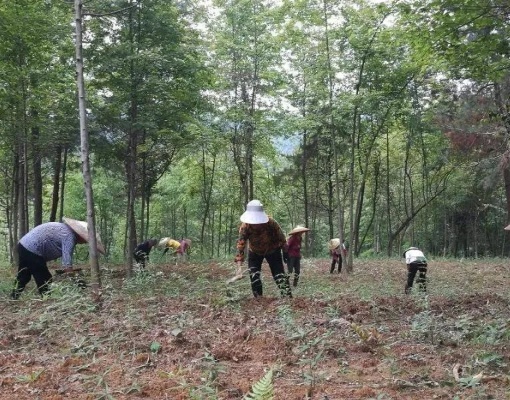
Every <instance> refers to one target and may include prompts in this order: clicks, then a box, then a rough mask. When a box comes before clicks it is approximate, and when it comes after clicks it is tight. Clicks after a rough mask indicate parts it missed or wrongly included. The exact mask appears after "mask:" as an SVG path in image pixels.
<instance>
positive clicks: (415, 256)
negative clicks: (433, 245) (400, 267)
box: [405, 249, 427, 264]
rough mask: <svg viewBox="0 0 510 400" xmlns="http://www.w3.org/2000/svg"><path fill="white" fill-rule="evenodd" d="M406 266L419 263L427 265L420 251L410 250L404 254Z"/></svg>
mask: <svg viewBox="0 0 510 400" xmlns="http://www.w3.org/2000/svg"><path fill="white" fill-rule="evenodd" d="M405 256H406V264H412V263H419V264H427V259H426V258H425V255H424V254H423V252H422V251H421V250H418V249H411V250H407V251H406V252H405Z"/></svg>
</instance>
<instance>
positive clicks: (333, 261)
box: [329, 258, 336, 274]
mask: <svg viewBox="0 0 510 400" xmlns="http://www.w3.org/2000/svg"><path fill="white" fill-rule="evenodd" d="M335 265H336V260H335V259H334V258H333V259H331V268H330V270H329V273H330V274H332V273H333V272H335Z"/></svg>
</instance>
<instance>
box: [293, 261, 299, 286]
mask: <svg viewBox="0 0 510 400" xmlns="http://www.w3.org/2000/svg"><path fill="white" fill-rule="evenodd" d="M300 273H301V258H299V257H294V281H293V282H292V286H294V287H296V286H297V285H298V282H299V275H300Z"/></svg>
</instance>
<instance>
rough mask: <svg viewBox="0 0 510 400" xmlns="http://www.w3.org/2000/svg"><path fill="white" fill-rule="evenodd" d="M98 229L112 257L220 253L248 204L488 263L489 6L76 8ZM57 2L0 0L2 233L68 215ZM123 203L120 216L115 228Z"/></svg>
mask: <svg viewBox="0 0 510 400" xmlns="http://www.w3.org/2000/svg"><path fill="white" fill-rule="evenodd" d="M83 12H84V15H83V21H84V23H83V28H84V43H83V51H84V54H83V57H84V59H83V62H84V71H85V75H84V76H85V87H86V92H87V101H88V103H87V121H88V127H89V132H90V151H91V158H90V159H91V163H92V175H93V185H94V198H95V212H96V218H97V228H98V231H99V233H100V236H101V238H102V241H103V242H104V244H105V246H106V250H107V257H108V259H110V260H117V261H120V260H123V259H124V257H125V256H126V249H128V248H129V246H128V243H127V241H128V238H129V237H130V236H129V235H128V232H130V231H131V232H135V235H134V237H135V238H136V241H143V240H145V239H147V238H150V237H155V238H160V237H163V236H171V237H174V238H183V237H188V238H191V239H192V240H193V243H194V255H195V256H196V257H197V258H202V259H206V258H208V259H210V258H227V259H233V253H234V245H235V239H236V235H237V230H238V226H239V216H240V215H241V213H242V212H243V210H244V207H245V205H246V203H247V202H248V201H250V200H251V199H259V200H260V201H261V202H262V203H263V204H264V207H265V209H266V211H267V212H268V213H269V214H270V215H271V216H272V217H274V218H275V219H276V220H277V221H278V222H279V223H280V225H281V226H282V228H283V230H284V231H285V232H287V233H288V232H289V231H290V230H291V229H292V228H293V227H295V226H296V225H298V224H299V225H305V226H307V227H309V228H310V229H311V231H310V233H309V234H308V235H307V236H306V243H305V246H304V248H303V253H304V254H305V255H306V256H311V257H321V256H325V255H326V254H327V247H326V244H327V241H328V240H329V239H330V238H332V237H340V238H342V239H346V240H347V242H348V243H349V246H350V249H351V251H350V252H349V257H350V259H349V265H350V266H352V257H357V256H362V255H363V256H369V255H377V254H383V255H390V256H394V255H399V254H400V253H401V251H402V248H403V247H405V246H410V245H415V246H420V247H422V248H425V249H426V251H427V253H428V254H431V255H442V256H457V257H459V256H463V257H479V256H506V255H508V254H509V252H510V249H509V246H507V245H506V238H507V234H506V233H505V231H504V229H503V228H504V227H505V226H506V225H507V224H508V222H509V220H508V215H509V210H510V162H509V161H510V157H509V154H510V153H509V148H508V143H509V140H508V139H509V136H510V116H509V114H508V110H510V97H509V90H510V79H509V78H510V74H509V67H510V66H509V52H510V48H509V45H508V36H509V25H508V21H509V17H510V5H509V4H508V2H504V1H490V2H489V1H486V0H482V1H479V0H477V1H474V0H462V1H460V2H459V1H457V0H456V1H451V0H435V1H427V0H423V1H405V0H401V1H395V2H377V3H375V2H371V1H330V0H323V1H321V2H316V1H314V0H311V1H285V0H284V1H280V2H272V1H256V0H249V1H248V0H234V1H223V0H213V1H212V2H211V3H200V2H198V3H196V2H190V1H186V0H184V1H168V0H137V1H135V0H112V1H109V2H104V1H94V0H92V1H88V2H86V3H85V4H84V8H83ZM73 15H74V9H73V3H72V2H68V1H62V0H58V1H57V0H15V1H6V0H0V141H1V146H0V170H1V172H2V178H1V179H0V223H1V226H2V233H3V235H4V238H5V240H4V246H3V249H2V250H3V252H4V253H5V258H6V259H9V258H11V260H12V256H13V255H12V252H13V249H14V245H15V243H17V241H18V240H19V238H20V237H21V236H22V235H23V234H24V233H26V232H27V231H28V230H30V229H31V228H32V227H34V226H35V225H38V224H40V223H42V222H46V221H56V220H61V219H62V217H63V216H70V217H72V218H78V219H85V214H86V211H87V210H86V206H85V202H84V200H83V199H84V195H83V179H82V176H81V173H82V170H81V162H80V132H79V119H78V103H77V92H76V90H77V89H76V78H75V69H74V64H75V53H74V39H75V36H74V26H73V24H74V19H73ZM130 198H131V199H132V200H133V202H132V207H133V213H134V218H133V219H131V218H129V217H128V214H129V212H130V211H129V210H128V199H130Z"/></svg>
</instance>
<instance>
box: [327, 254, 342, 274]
mask: <svg viewBox="0 0 510 400" xmlns="http://www.w3.org/2000/svg"><path fill="white" fill-rule="evenodd" d="M337 262H338V273H340V272H342V256H340V255H339V256H338V261H337V260H335V259H334V258H333V259H332V260H331V269H330V270H329V273H330V274H332V273H333V272H335V265H336V263H337Z"/></svg>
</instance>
